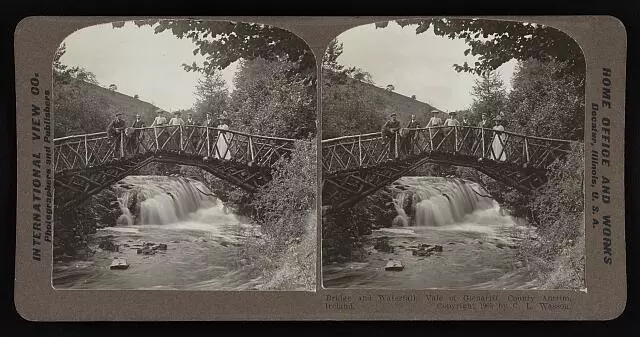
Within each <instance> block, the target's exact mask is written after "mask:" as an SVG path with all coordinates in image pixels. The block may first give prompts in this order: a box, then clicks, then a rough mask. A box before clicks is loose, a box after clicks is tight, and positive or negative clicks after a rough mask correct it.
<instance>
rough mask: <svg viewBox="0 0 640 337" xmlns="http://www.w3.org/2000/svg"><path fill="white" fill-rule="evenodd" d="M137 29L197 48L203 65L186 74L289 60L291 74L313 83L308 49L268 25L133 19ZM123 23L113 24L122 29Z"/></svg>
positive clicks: (297, 39) (312, 60)
mask: <svg viewBox="0 0 640 337" xmlns="http://www.w3.org/2000/svg"><path fill="white" fill-rule="evenodd" d="M134 23H135V24H136V25H137V26H139V27H140V26H150V27H154V31H155V33H162V32H164V31H170V32H171V33H173V35H175V36H176V37H178V38H180V39H182V38H188V39H191V41H192V42H193V43H194V44H195V45H196V48H195V49H194V50H193V54H194V55H196V54H200V55H203V56H205V58H206V60H205V61H204V63H203V64H202V65H198V64H196V63H195V62H194V63H193V64H191V65H186V64H185V65H184V68H185V70H187V71H200V72H203V73H205V74H212V73H214V72H215V71H216V70H221V69H225V68H226V67H228V66H229V65H230V64H231V63H233V62H235V61H238V60H241V59H244V60H254V59H256V58H261V59H264V60H268V61H282V60H288V61H289V62H292V63H293V64H294V67H293V71H291V72H290V73H289V74H294V73H297V72H300V73H303V74H304V76H305V79H306V80H307V81H314V80H315V58H314V56H313V53H312V52H311V49H310V48H309V46H307V44H306V43H305V42H304V40H302V39H301V38H300V37H298V36H297V35H296V34H293V33H292V32H289V31H287V30H284V29H281V28H277V27H274V26H270V25H264V24H258V23H246V22H233V21H216V20H182V19H178V20H136V21H134ZM124 24H125V22H114V23H113V27H115V28H118V27H123V26H124Z"/></svg>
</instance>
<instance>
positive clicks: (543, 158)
mask: <svg viewBox="0 0 640 337" xmlns="http://www.w3.org/2000/svg"><path fill="white" fill-rule="evenodd" d="M570 149H571V142H570V141H566V140H559V139H550V138H543V137H532V136H527V135H522V134H518V133H514V132H510V131H498V130H493V129H487V128H481V127H475V126H438V127H428V128H411V129H409V128H406V129H401V130H400V131H399V132H396V133H394V134H392V135H387V136H383V135H382V133H381V132H376V133H370V134H364V135H353V136H345V137H338V138H333V139H327V140H323V141H322V165H323V170H324V172H328V173H331V172H336V171H343V170H352V169H358V168H364V167H369V166H374V165H377V164H379V163H381V162H383V161H389V160H395V159H403V158H406V157H410V156H415V155H423V154H425V153H434V154H435V153H444V154H452V155H457V156H467V157H472V158H475V159H478V160H479V159H482V160H485V159H486V160H493V161H498V162H508V163H511V164H516V165H522V166H525V167H532V168H544V167H546V166H548V165H549V164H551V163H552V162H553V161H555V160H556V159H557V158H558V157H560V156H562V155H563V154H565V153H567V152H569V151H570Z"/></svg>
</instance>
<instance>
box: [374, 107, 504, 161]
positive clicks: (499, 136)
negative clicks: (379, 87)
mask: <svg viewBox="0 0 640 337" xmlns="http://www.w3.org/2000/svg"><path fill="white" fill-rule="evenodd" d="M439 114H440V111H438V110H435V109H433V110H431V118H429V119H428V121H427V123H426V125H425V127H426V128H431V127H433V128H435V129H434V130H433V131H432V132H429V137H430V138H431V139H430V140H431V141H432V143H433V144H434V145H433V147H434V149H432V150H436V151H443V152H456V145H455V142H456V141H457V139H456V138H455V137H451V136H449V137H447V136H448V135H450V133H451V132H453V131H454V129H455V128H456V127H461V126H462V127H465V126H466V127H468V126H474V125H472V124H471V123H470V121H469V120H468V119H467V118H466V116H463V117H462V121H460V120H459V119H458V116H457V113H456V112H455V111H452V112H449V113H448V117H447V118H446V119H445V121H444V122H443V121H442V118H440V117H439ZM491 124H492V123H491V121H490V120H488V119H487V116H486V115H485V114H482V120H481V121H480V122H479V123H478V124H477V125H475V126H477V127H478V128H483V129H488V128H491V129H492V130H493V132H491V135H490V136H489V137H484V136H483V137H482V141H483V142H485V145H486V146H490V150H491V151H485V153H487V152H488V155H487V157H488V158H490V159H493V160H498V161H505V160H506V159H507V157H506V151H505V149H504V146H505V144H506V140H507V135H506V134H505V133H503V131H505V128H504V125H503V124H504V122H503V119H502V117H501V116H500V115H498V116H496V117H495V118H493V125H491ZM418 128H421V125H420V122H419V121H418V120H416V115H415V114H414V115H411V120H410V121H409V122H408V123H407V124H406V125H405V126H404V127H403V126H402V125H401V123H400V121H399V120H398V118H397V114H396V113H391V114H390V116H389V120H387V121H386V122H385V123H384V125H383V126H382V132H381V133H382V137H383V139H384V141H385V143H386V144H387V146H388V149H389V150H388V154H389V158H390V159H394V158H398V157H400V156H412V155H415V154H416V153H415V147H414V140H415V138H416V130H415V129H418ZM480 132H482V130H481V129H479V131H477V132H476V133H480ZM444 138H446V139H445V140H444V142H442V140H443V139H444ZM464 141H465V142H466V143H467V145H469V146H468V147H470V145H471V143H472V142H473V137H465V140H464ZM396 143H397V144H396ZM483 156H484V155H483Z"/></svg>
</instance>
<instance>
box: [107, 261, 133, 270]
mask: <svg viewBox="0 0 640 337" xmlns="http://www.w3.org/2000/svg"><path fill="white" fill-rule="evenodd" d="M127 268H129V264H128V263H127V260H125V259H114V260H113V261H112V262H111V265H110V266H109V269H127Z"/></svg>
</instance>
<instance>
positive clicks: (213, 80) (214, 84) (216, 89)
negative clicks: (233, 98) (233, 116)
mask: <svg viewBox="0 0 640 337" xmlns="http://www.w3.org/2000/svg"><path fill="white" fill-rule="evenodd" d="M195 94H196V97H197V98H196V103H195V105H194V110H195V116H194V118H196V119H203V118H204V117H205V116H206V114H207V113H211V115H212V118H213V119H217V118H219V117H220V114H221V113H222V112H223V111H225V110H226V109H227V106H228V104H229V89H227V85H226V83H225V81H224V79H223V78H222V75H221V74H220V73H212V74H207V75H204V77H203V78H201V79H199V80H198V83H197V84H196V92H195Z"/></svg>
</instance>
